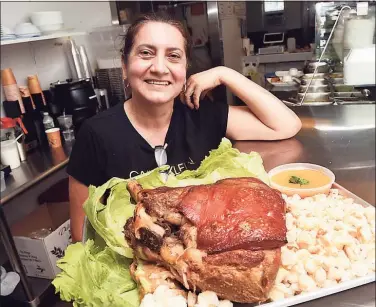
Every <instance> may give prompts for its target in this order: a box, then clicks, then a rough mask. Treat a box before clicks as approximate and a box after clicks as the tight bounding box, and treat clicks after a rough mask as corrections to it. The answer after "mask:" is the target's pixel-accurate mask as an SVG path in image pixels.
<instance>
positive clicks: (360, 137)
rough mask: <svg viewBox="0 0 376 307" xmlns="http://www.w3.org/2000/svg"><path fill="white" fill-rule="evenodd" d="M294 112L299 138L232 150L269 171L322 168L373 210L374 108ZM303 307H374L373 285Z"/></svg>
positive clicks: (247, 144) (239, 145) (249, 144)
mask: <svg viewBox="0 0 376 307" xmlns="http://www.w3.org/2000/svg"><path fill="white" fill-rule="evenodd" d="M294 111H295V112H296V113H297V114H298V115H299V116H300V118H301V120H302V123H303V128H302V130H301V131H300V132H299V134H298V135H297V136H296V137H295V138H292V139H289V140H283V141H277V142H236V143H235V144H234V146H235V147H236V148H238V149H239V150H240V151H242V152H250V151H257V152H259V153H260V154H261V156H262V158H263V160H264V166H265V169H266V170H267V171H269V170H270V169H272V168H273V167H275V166H278V165H281V164H285V163H294V162H309V163H315V164H320V165H323V166H325V167H327V168H329V169H331V170H332V171H333V172H334V174H335V175H336V182H337V183H339V184H340V185H342V186H344V187H345V188H347V189H348V190H350V191H351V192H353V193H355V194H356V195H358V196H360V197H361V198H363V199H364V200H366V201H367V202H369V203H370V204H372V205H373V206H375V105H348V106H327V107H311V108H309V107H300V108H294ZM244 306H247V305H244ZM299 306H307V307H308V306H310V307H323V306H335V307H352V306H359V307H360V306H361V307H371V306H372V307H374V306H375V283H372V284H368V285H364V286H361V287H358V288H355V289H351V290H347V291H344V292H340V293H337V294H334V295H330V296H327V297H324V298H321V299H318V300H315V301H310V302H307V303H303V304H300V305H299Z"/></svg>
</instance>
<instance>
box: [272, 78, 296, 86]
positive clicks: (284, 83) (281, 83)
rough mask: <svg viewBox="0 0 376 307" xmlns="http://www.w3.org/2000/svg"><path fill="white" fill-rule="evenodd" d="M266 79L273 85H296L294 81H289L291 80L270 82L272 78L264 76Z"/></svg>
mask: <svg viewBox="0 0 376 307" xmlns="http://www.w3.org/2000/svg"><path fill="white" fill-rule="evenodd" d="M266 80H267V81H268V82H269V83H270V84H271V85H273V86H294V85H296V82H294V81H291V82H283V81H280V82H272V78H266Z"/></svg>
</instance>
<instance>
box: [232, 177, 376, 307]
mask: <svg viewBox="0 0 376 307" xmlns="http://www.w3.org/2000/svg"><path fill="white" fill-rule="evenodd" d="M332 189H338V191H339V194H341V195H343V196H345V197H349V198H352V199H354V202H355V203H357V204H359V205H362V206H363V207H368V206H372V205H371V204H369V203H368V202H366V201H365V200H363V199H361V198H360V197H359V196H357V195H355V194H354V193H352V192H350V191H349V190H347V189H345V188H344V187H343V186H341V185H339V184H338V183H336V182H335V183H334V184H333V186H332ZM372 282H375V274H372V275H369V276H365V277H360V278H357V279H353V280H349V281H345V282H342V283H340V284H338V285H336V286H333V287H329V288H324V289H320V290H317V291H313V292H310V293H306V294H300V295H296V296H293V297H290V298H286V299H283V300H280V301H276V302H270V303H264V304H242V305H239V304H235V306H237V307H239V306H242V307H251V306H252V307H253V306H260V307H288V306H294V305H297V304H301V303H305V302H309V301H313V300H315V299H318V298H320V297H324V296H328V295H332V294H335V293H338V292H342V291H346V290H349V289H352V288H356V287H359V286H362V285H365V284H369V283H372Z"/></svg>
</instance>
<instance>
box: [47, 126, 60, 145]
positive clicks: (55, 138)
mask: <svg viewBox="0 0 376 307" xmlns="http://www.w3.org/2000/svg"><path fill="white" fill-rule="evenodd" d="M46 135H47V139H48V144H49V145H50V147H52V148H58V147H61V137H60V128H51V129H48V130H46Z"/></svg>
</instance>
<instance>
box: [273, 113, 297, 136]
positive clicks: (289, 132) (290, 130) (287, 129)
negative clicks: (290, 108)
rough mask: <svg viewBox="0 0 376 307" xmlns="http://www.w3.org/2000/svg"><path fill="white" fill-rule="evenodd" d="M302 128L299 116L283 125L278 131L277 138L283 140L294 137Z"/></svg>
mask: <svg viewBox="0 0 376 307" xmlns="http://www.w3.org/2000/svg"><path fill="white" fill-rule="evenodd" d="M300 129H302V122H301V120H300V118H299V117H297V116H296V118H295V119H294V120H293V121H292V122H290V123H289V124H288V125H284V127H282V129H281V130H280V131H279V133H278V139H280V140H284V139H289V138H292V137H294V136H295V135H297V134H298V132H299V131H300Z"/></svg>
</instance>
